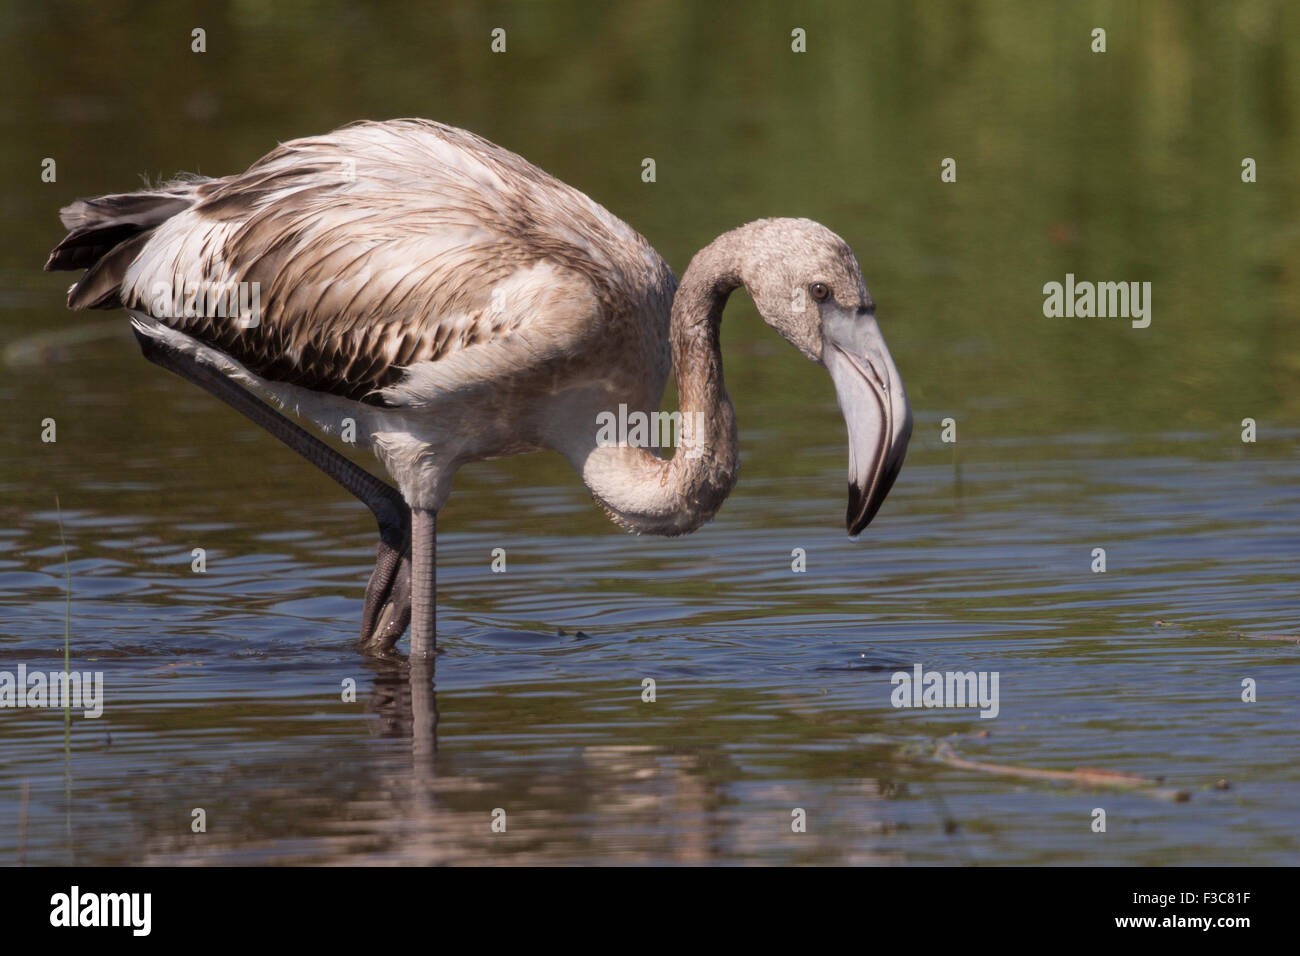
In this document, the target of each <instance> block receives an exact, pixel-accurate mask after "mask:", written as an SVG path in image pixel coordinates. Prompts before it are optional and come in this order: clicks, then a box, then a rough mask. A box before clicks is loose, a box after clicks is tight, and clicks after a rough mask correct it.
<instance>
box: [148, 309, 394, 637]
mask: <svg viewBox="0 0 1300 956" xmlns="http://www.w3.org/2000/svg"><path fill="white" fill-rule="evenodd" d="M136 339H137V340H138V341H139V343H140V350H141V351H142V352H143V353H144V357H145V358H147V359H148V360H149V361H151V362H153V363H154V364H155V365H160V366H162V367H163V368H165V369H167V370H168V371H171V372H175V373H176V374H177V375H179V376H180V377H181V378H184V379H186V380H187V381H190V382H193V383H194V384H195V385H197V386H199V387H200V388H202V389H203V390H204V391H206V392H208V393H209V394H210V395H213V396H214V397H216V398H219V399H221V401H223V402H225V403H226V404H227V405H229V406H230V407H231V408H233V409H234V410H235V411H237V412H239V413H240V414H241V415H243V416H244V417H245V418H247V419H248V420H249V421H251V422H253V424H255V425H257V426H259V427H260V428H262V429H264V430H266V431H267V432H269V433H270V434H272V435H274V436H275V437H276V438H278V439H279V440H280V441H282V442H284V444H286V445H288V446H289V447H290V448H292V449H293V450H294V451H296V452H297V453H298V454H300V455H302V456H303V457H304V458H306V459H307V460H308V461H309V462H311V463H312V464H313V465H315V466H316V467H317V468H319V469H320V470H321V471H323V472H325V474H327V475H329V476H330V477H331V478H333V479H334V480H335V481H337V482H338V483H339V484H340V485H342V486H343V487H344V488H346V489H347V490H348V491H349V492H351V493H352V494H353V495H354V496H355V497H356V498H357V499H359V500H360V501H361V502H362V503H363V504H364V505H365V506H366V507H367V508H369V509H370V511H371V513H372V514H373V515H374V516H375V520H376V522H378V524H379V548H378V553H377V555H376V561H375V570H374V571H373V572H371V575H370V580H369V582H368V583H367V585H366V602H365V608H364V610H363V612H362V619H361V639H360V644H361V646H362V648H363V649H365V650H368V651H381V650H387V649H389V648H391V647H392V646H393V645H394V644H395V643H396V642H397V639H398V638H400V637H401V636H402V632H403V631H404V630H406V625H407V622H408V621H410V619H411V581H410V571H411V565H410V561H409V559H408V557H407V555H408V552H409V551H410V547H411V509H410V508H409V507H407V504H406V502H405V501H404V500H403V498H402V496H401V494H400V493H399V492H398V491H397V489H395V488H393V487H392V486H391V485H389V484H387V483H386V482H384V481H381V480H380V479H378V478H376V477H375V476H374V475H372V474H371V473H370V472H368V471H366V470H365V469H364V468H362V467H361V466H360V465H358V464H356V463H355V462H353V461H351V460H349V459H348V458H345V457H344V456H343V455H341V454H339V453H338V452H337V451H335V450H334V449H333V448H331V447H330V446H329V445H327V444H325V443H324V442H323V441H321V440H320V439H319V438H317V437H316V436H314V435H312V434H310V433H309V432H307V431H305V430H303V429H302V428H300V427H299V426H298V425H296V424H294V423H293V422H291V421H290V420H289V419H288V418H286V417H285V416H284V415H281V414H280V413H279V412H277V411H276V410H275V409H274V408H272V407H271V406H270V405H268V404H266V402H264V401H262V400H261V399H260V398H258V397H257V396H255V395H253V394H252V393H251V392H249V391H248V390H247V389H246V388H244V387H243V386H241V385H238V384H236V383H235V382H233V381H231V380H230V379H228V378H226V377H225V376H224V375H222V374H221V373H220V372H218V371H217V370H216V369H213V368H211V367H209V366H207V365H204V364H202V363H201V362H199V361H197V360H196V359H194V358H193V357H191V356H189V355H186V354H185V353H183V352H181V351H179V350H178V349H172V348H169V347H167V346H166V345H165V344H164V343H161V342H158V341H156V340H154V339H152V338H150V337H148V336H146V335H141V334H140V333H138V332H137V333H136Z"/></svg>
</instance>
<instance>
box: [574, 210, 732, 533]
mask: <svg viewBox="0 0 1300 956" xmlns="http://www.w3.org/2000/svg"><path fill="white" fill-rule="evenodd" d="M736 239H737V237H736V233H735V232H729V233H726V234H724V235H722V236H720V237H718V238H717V239H715V240H714V241H713V242H712V243H710V244H709V245H708V246H706V247H705V248H703V249H701V250H700V251H699V252H698V253H696V255H695V257H694V258H693V259H692V260H691V264H690V266H688V267H687V269H686V272H685V274H684V275H683V276H682V281H681V284H680V285H679V286H678V288H677V293H676V295H675V296H674V298H673V305H672V317H671V320H670V324H669V338H670V342H671V345H672V360H673V374H674V376H675V378H676V380H677V394H678V401H679V404H680V412H681V426H680V434H681V436H682V443H681V445H680V446H679V447H678V448H677V449H676V450H675V452H674V454H673V457H672V458H671V459H667V460H665V459H662V458H659V457H657V456H656V455H655V454H653V453H652V452H651V451H649V450H647V449H646V448H643V447H642V448H637V447H627V446H620V447H611V446H606V447H597V448H594V449H592V450H591V451H590V453H589V454H588V455H587V456H586V460H585V461H584V462H583V464H582V466H581V471H582V476H583V481H584V482H585V483H586V485H587V487H588V488H589V489H591V491H592V493H593V494H594V495H595V496H596V498H597V499H598V500H599V501H600V503H601V504H602V505H604V506H605V509H606V510H607V511H608V512H609V515H610V517H611V518H612V519H613V520H614V521H615V522H616V523H617V524H619V525H621V526H623V527H624V528H627V529H628V530H629V531H635V532H638V533H648V534H664V535H677V534H686V533H687V532H690V531H694V530H695V529H696V528H698V527H699V526H700V525H702V524H704V523H705V522H706V521H708V520H709V519H710V518H712V517H713V516H714V514H716V513H717V510H718V508H719V507H721V505H722V502H723V501H724V500H725V499H726V497H727V495H728V494H730V493H731V489H732V488H733V487H734V486H735V484H736V475H737V471H738V468H739V464H740V456H739V446H738V442H737V437H736V413H735V409H733V408H732V405H731V399H730V398H728V397H727V389H726V386H725V385H724V383H723V380H722V353H721V349H720V347H719V330H720V328H721V325H722V310H723V308H724V307H725V306H726V304H727V297H728V296H729V295H730V294H731V292H732V291H733V290H734V289H736V288H738V287H739V286H741V285H742V284H743V280H742V278H741V274H740V265H739V256H738V255H737V254H738V252H739V251H740V250H739V248H738V245H739V244H738V243H737V241H736ZM701 432H702V434H701Z"/></svg>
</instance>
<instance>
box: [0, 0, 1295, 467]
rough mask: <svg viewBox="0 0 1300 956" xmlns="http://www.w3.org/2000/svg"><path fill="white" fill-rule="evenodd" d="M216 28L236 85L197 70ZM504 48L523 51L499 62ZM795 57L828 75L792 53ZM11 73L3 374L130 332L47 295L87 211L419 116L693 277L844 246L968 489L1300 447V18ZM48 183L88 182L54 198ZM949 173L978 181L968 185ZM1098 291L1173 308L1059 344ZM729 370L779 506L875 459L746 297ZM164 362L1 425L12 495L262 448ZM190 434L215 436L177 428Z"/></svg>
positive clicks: (767, 22)
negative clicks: (821, 479) (80, 336)
mask: <svg viewBox="0 0 1300 956" xmlns="http://www.w3.org/2000/svg"><path fill="white" fill-rule="evenodd" d="M194 27H202V28H203V29H205V30H206V32H207V52H206V53H203V54H196V53H192V52H191V50H190V31H191V29H192V28H194ZM495 27H501V28H504V29H505V30H506V32H507V45H508V48H507V52H506V53H505V54H493V53H492V52H491V51H490V48H489V44H490V32H491V30H492V29H493V28H495ZM795 27H801V28H803V29H804V30H806V31H807V52H806V53H802V54H796V53H793V52H791V48H790V42H791V41H790V35H791V30H792V29H793V28H795ZM1094 27H1103V28H1105V30H1106V31H1107V46H1108V49H1107V51H1106V52H1105V53H1104V54H1097V53H1093V52H1092V51H1091V49H1090V46H1091V36H1090V33H1091V31H1092V29H1093V28H1094ZM0 53H3V56H4V60H5V62H6V64H7V70H6V74H7V77H6V84H7V87H8V93H7V95H6V96H5V97H4V101H3V106H2V107H0V110H2V112H0V123H3V126H4V136H3V140H2V142H0V171H2V173H3V176H2V177H0V209H3V212H4V215H5V222H6V241H5V243H4V246H3V249H0V283H2V287H0V296H2V297H3V298H2V299H0V304H3V305H4V306H5V308H4V319H3V325H0V346H3V345H5V344H8V343H11V342H13V341H14V340H16V339H19V338H21V337H23V336H26V335H31V334H36V333H42V332H48V331H51V330H55V329H59V328H68V327H71V326H73V325H76V324H78V323H80V322H82V321H83V320H85V319H99V318H102V316H98V315H92V316H77V315H72V314H70V313H67V312H65V311H64V310H63V308H62V291H63V289H64V288H65V286H66V284H67V277H65V276H62V275H59V276H50V275H44V274H42V273H41V272H40V271H39V269H40V265H41V263H42V261H43V259H44V256H45V254H46V251H47V250H48V248H49V247H50V246H51V245H52V244H53V243H54V242H55V241H57V239H58V238H59V237H60V235H61V232H60V229H59V226H58V223H57V219H56V215H55V214H56V211H57V209H58V207H59V206H60V205H63V204H64V203H66V202H67V201H69V200H70V199H72V198H73V197H76V196H82V195H89V194H96V193H100V192H107V191H116V190H122V189H128V188H131V187H133V186H134V185H136V184H138V183H139V181H140V176H141V175H142V174H144V175H147V176H150V177H155V178H156V177H158V176H167V175H171V174H173V173H175V172H177V171H180V170H191V171H198V172H202V173H205V174H212V175H219V174H225V173H229V172H233V171H237V170H240V169H242V168H244V167H245V166H247V165H248V164H249V163H251V162H252V161H253V160H255V159H257V158H258V157H260V156H261V155H263V154H264V153H265V152H266V151H267V150H269V149H270V148H271V147H273V146H274V145H275V143H276V142H277V141H283V140H286V139H290V138H292V137H295V136H300V135H306V134H310V133H316V132H321V131H324V130H328V129H330V128H332V127H334V126H337V125H340V124H342V123H345V122H348V121H350V120H354V119H358V118H363V117H368V118H385V117H394V116H403V115H418V116H425V117H430V118H434V119H438V120H441V121H444V122H448V123H452V124H455V125H459V126H464V127H466V128H469V129H472V130H474V131H476V132H478V133H481V134H483V135H485V136H487V137H489V138H490V139H493V140H495V141H497V142H499V143H501V144H502V145H504V146H506V147H508V148H510V149H513V150H515V151H516V152H519V153H520V154H522V155H523V156H525V157H527V158H529V159H530V160H532V161H533V162H535V163H537V164H538V165H540V166H542V167H543V168H545V169H547V170H548V171H550V172H551V173H553V174H555V175H556V176H558V177H560V178H561V179H564V180H566V181H568V182H570V183H572V184H574V185H575V186H577V187H579V188H581V189H583V190H584V191H586V192H587V193H589V194H590V195H591V196H592V197H594V198H595V199H596V200H597V201H599V202H601V203H602V204H604V205H605V206H607V207H608V208H609V209H610V210H611V211H613V212H614V213H615V214H616V215H618V216H620V217H622V218H624V219H626V220H627V221H628V222H629V223H631V224H632V225H633V226H634V227H636V228H637V229H639V230H640V231H641V232H642V233H643V234H645V235H646V236H647V237H648V238H649V239H650V241H651V242H652V243H654V244H655V245H656V247H657V248H658V249H659V250H660V252H661V253H663V255H664V256H665V257H666V258H667V259H668V260H669V262H670V263H671V264H672V265H673V267H674V268H675V269H677V270H678V271H679V272H680V271H681V270H682V269H684V268H685V265H686V263H687V262H688V261H689V258H690V256H691V255H692V253H693V252H694V251H695V250H696V249H698V248H699V247H700V246H702V245H704V244H705V243H707V242H708V241H709V240H710V239H712V238H713V237H714V236H716V235H717V234H719V233H720V232H722V231H724V230H726V229H728V228H731V227H733V226H736V225H739V224H740V223H743V222H745V221H748V220H751V219H755V218H759V217H761V216H774V215H790V216H808V217H811V218H814V219H818V220H820V221H822V222H824V223H826V224H827V225H828V226H830V227H831V228H832V229H834V230H836V231H837V232H839V233H840V234H841V235H843V236H844V237H845V238H846V239H847V240H848V241H849V242H850V244H851V245H852V246H853V247H854V248H855V250H856V251H857V254H858V258H859V260H860V262H861V264H862V267H863V270H864V273H865V274H866V276H867V281H868V284H869V285H870V286H871V288H872V291H873V293H874V295H875V297H876V299H877V301H878V303H879V305H880V317H881V321H882V326H883V328H884V330H885V334H886V337H887V340H888V341H889V344H890V346H891V348H892V350H893V352H894V355H895V358H896V360H897V362H898V365H899V367H900V368H901V370H902V372H903V375H904V377H905V381H906V384H907V387H908V390H909V393H910V395H911V397H912V401H913V404H914V406H915V408H916V410H917V412H918V422H919V426H918V433H917V439H916V442H915V445H914V452H913V454H914V455H917V456H920V457H922V458H924V457H925V456H926V455H931V456H933V459H934V460H935V461H947V460H948V458H949V457H950V450H949V449H946V448H944V447H942V446H940V445H939V444H938V420H939V419H940V418H942V417H944V416H953V417H955V418H956V419H957V420H958V422H959V428H960V436H961V439H962V442H963V445H962V450H963V455H964V456H967V457H979V456H980V455H982V454H997V455H999V456H1005V455H1006V454H1007V452H1006V449H1005V448H1004V447H1003V448H998V449H996V450H995V451H994V450H988V449H990V448H991V447H992V446H989V445H986V444H983V443H986V442H988V441H989V440H992V439H999V440H1000V439H1008V438H1010V439H1028V440H1029V441H1028V443H1027V444H1024V445H1018V446H1017V447H1023V448H1025V449H1027V450H1026V451H1025V452H1024V453H1025V454H1033V453H1034V451H1033V447H1034V444H1033V439H1036V438H1040V437H1047V436H1062V435H1072V434H1077V433H1112V434H1113V433H1119V434H1125V435H1130V436H1132V437H1133V440H1134V441H1137V442H1139V443H1140V442H1141V441H1142V440H1143V438H1142V436H1144V435H1155V434H1161V433H1163V434H1168V433H1171V432H1178V431H1188V432H1189V433H1194V434H1199V435H1202V436H1205V435H1209V436H1211V438H1212V439H1214V440H1217V438H1214V436H1221V437H1222V441H1223V443H1224V446H1225V447H1227V446H1231V445H1233V444H1234V443H1236V447H1237V448H1238V450H1239V449H1240V445H1239V438H1238V432H1239V427H1240V426H1239V422H1240V420H1241V419H1242V418H1243V417H1246V416H1250V417H1253V418H1255V419H1256V420H1257V421H1258V422H1259V423H1260V429H1261V445H1260V449H1261V452H1264V451H1265V449H1266V446H1267V443H1268V441H1269V437H1270V435H1276V434H1278V433H1279V432H1280V431H1282V430H1285V429H1291V430H1292V432H1294V427H1295V423H1296V421H1297V418H1298V417H1300V391H1298V390H1297V389H1296V387H1295V381H1296V377H1297V374H1298V373H1300V334H1297V332H1296V328H1295V322H1294V317H1295V315H1296V313H1297V307H1298V306H1300V269H1298V267H1300V217H1298V216H1297V182H1296V174H1297V170H1300V164H1297V161H1296V160H1297V141H1296V122H1297V117H1296V109H1297V106H1298V105H1300V70H1298V69H1297V64H1300V58H1298V57H1297V54H1298V53H1300V8H1297V7H1296V6H1295V5H1293V4H1292V5H1289V4H1286V3H1284V2H1281V0H1243V2H1237V3H1227V2H1223V3H1209V2H1199V3H1196V2H1193V3H1184V2H1174V0H1142V2H1094V3H1043V2H1040V0H1006V2H970V0H944V2H935V3H926V4H914V3H910V2H903V0H899V2H893V3H878V4H871V5H869V6H866V5H863V4H859V3H854V2H825V3H819V4H815V5H809V6H807V7H805V8H802V9H799V10H797V11H795V10H792V9H788V8H787V7H786V6H785V5H783V4H777V3H762V4H754V5H750V4H731V5H715V4H705V3H698V2H693V0H692V2H686V0H678V2H674V0H653V2H652V0H640V2H632V3H626V4H620V5H617V6H612V5H606V4H604V3H595V2H592V3H531V2H524V3H487V4H472V5H471V4H462V3H438V4H419V5H415V4H411V5H406V4H382V3H381V4H371V3H358V2H342V0H297V2H289V3H275V4H270V3H261V2H254V0H236V2H229V3H219V2H192V3H186V2H179V3H166V4H162V3H159V4H145V3H141V4H137V3H106V4H96V5H88V4H71V3H61V2H51V3H46V4H43V5H22V4H10V5H7V6H5V7H4V8H3V12H0ZM47 156H48V157H54V158H56V159H57V161H58V181H57V183H54V184H46V183H42V182H41V181H40V176H39V173H40V163H41V160H42V158H44V157H47ZM1247 156H1249V157H1253V158H1254V159H1255V160H1256V161H1257V163H1258V182H1256V183H1253V184H1244V183H1242V181H1241V175H1240V174H1241V161H1242V158H1243V157H1247ZM643 157H653V158H654V159H655V160H656V163H657V174H658V181H657V182H655V183H653V184H647V183H643V182H642V181H641V178H640V172H641V160H642V158H643ZM945 157H952V158H954V159H956V161H957V173H958V175H957V181H956V182H955V183H951V184H945V183H941V182H940V162H941V160H942V159H943V158H945ZM1067 272H1073V273H1074V274H1075V275H1076V276H1077V277H1078V278H1079V279H1091V280H1131V281H1150V282H1151V283H1152V284H1153V321H1152V324H1151V327H1150V328H1148V329H1145V330H1137V329H1132V328H1130V327H1129V324H1128V322H1127V321H1123V320H1115V319H1049V318H1045V317H1044V316H1043V314H1042V301H1043V296H1042V291H1041V290H1042V286H1043V284H1044V283H1045V282H1048V281H1061V280H1062V279H1063V277H1064V275H1065V273H1067ZM724 345H725V348H726V350H727V358H726V370H727V380H728V385H729V387H730V390H731V392H732V395H733V398H734V399H735V401H736V404H737V407H738V410H739V415H740V421H741V429H742V441H744V442H745V450H746V454H747V456H749V458H750V459H751V463H750V464H747V466H746V467H747V469H751V471H750V473H751V474H752V473H753V472H754V471H757V472H758V473H759V474H768V475H780V474H786V473H789V474H797V473H800V472H801V471H802V470H805V469H808V468H817V467H820V465H819V464H812V465H810V464H809V463H808V462H807V461H806V460H805V459H804V458H803V457H801V454H800V453H802V452H807V453H808V455H811V456H813V457H814V458H815V455H814V452H815V451H816V450H818V449H823V448H830V447H838V446H839V445H840V444H842V441H843V438H842V428H843V426H842V424H841V423H840V421H839V418H838V415H837V414H836V412H835V411H834V404H833V393H832V391H831V388H830V385H829V382H828V381H827V380H826V378H825V376H824V375H823V374H822V373H821V372H820V371H818V370H816V369H814V368H812V367H811V366H809V365H808V364H807V363H806V362H804V361H803V360H802V359H800V358H799V357H798V356H797V355H796V354H795V353H794V352H793V351H791V350H790V349H789V348H787V347H786V346H785V345H784V344H783V343H782V342H781V341H780V340H779V339H778V338H777V337H776V336H774V335H773V334H772V333H771V332H770V331H769V330H768V329H766V328H765V327H764V326H763V325H762V323H761V322H759V321H758V320H757V319H756V317H755V315H754V313H753V308H752V306H751V305H750V304H749V302H748V301H747V299H746V298H745V297H744V296H737V297H736V300H735V302H734V303H733V305H732V306H731V308H730V310H729V312H728V318H727V323H726V327H725V330H724ZM133 353H134V348H133V346H131V345H130V343H129V340H127V339H126V338H125V333H124V337H123V339H122V340H121V341H109V342H100V343H92V344H89V345H83V346H79V347H77V348H76V349H72V350H69V354H66V355H63V356H60V357H59V359H58V361H56V362H53V363H52V364H48V365H43V366H22V367H13V368H9V369H6V371H5V382H4V383H3V385H0V394H3V395H4V396H5V398H6V404H7V405H10V406H14V407H16V408H17V409H18V411H17V412H14V411H12V410H11V411H9V412H8V414H6V416H5V419H4V424H3V429H4V431H3V442H4V448H5V454H4V455H3V458H0V486H2V487H4V488H5V489H6V490H9V491H13V490H17V489H20V488H21V489H31V488H32V486H33V482H34V480H35V479H36V478H38V477H40V476H43V475H45V474H46V470H47V469H50V468H53V469H55V471H56V472H57V470H58V469H59V468H62V467H66V468H69V469H72V468H78V469H80V468H83V467H84V466H85V465H86V464H87V462H89V461H92V460H94V458H95V457H97V456H99V457H102V458H103V459H104V460H105V461H106V462H108V461H111V460H113V459H114V458H115V457H120V452H121V449H123V448H133V449H135V451H136V453H137V456H139V455H141V454H144V450H143V448H142V445H143V443H144V442H146V441H147V442H149V443H150V444H151V447H154V449H155V451H157V452H159V453H162V452H163V451H164V450H165V449H166V448H167V447H168V443H169V442H170V441H171V440H172V438H171V437H168V435H167V432H168V431H169V430H176V431H177V432H178V433H181V432H183V433H184V436H185V440H187V441H189V442H191V443H196V442H197V443H202V442H204V441H211V442H212V443H213V449H216V448H217V446H218V444H220V446H221V447H224V448H227V449H228V448H229V444H228V442H229V433H230V429H231V428H234V427H237V426H238V421H237V420H236V419H234V418H233V417H231V416H226V417H223V415H224V413H223V412H221V413H219V412H218V411H215V410H214V407H213V405H212V403H211V402H210V400H208V399H207V398H206V397H205V396H201V395H199V394H197V393H195V395H193V396H189V395H187V394H185V393H186V391H187V390H190V388H191V387H190V386H188V385H186V384H184V383H182V382H180V381H179V380H171V379H170V378H169V377H167V376H165V375H164V374H163V373H161V372H160V371H158V370H156V369H154V368H153V367H151V366H147V365H144V364H143V363H142V362H141V360H140V359H139V358H138V357H137V356H136V355H134V354H133ZM671 400H672V396H671V395H670V396H669V397H668V401H670V402H671ZM169 403H170V404H172V405H173V406H179V405H183V407H184V408H186V409H188V410H189V413H187V416H186V417H185V419H184V420H177V421H171V422H169V421H168V420H167V418H168V415H166V414H163V415H160V407H165V406H166V405H167V404H169ZM170 414H171V417H172V418H178V416H177V415H176V413H175V409H174V408H173V409H171V412H170ZM44 415H55V416H56V417H58V420H59V422H60V429H61V436H60V437H61V440H62V438H63V436H64V435H68V434H74V433H76V434H78V436H79V442H80V443H79V445H78V446H77V450H76V451H75V453H74V451H73V450H72V449H71V448H67V449H66V450H60V451H59V452H57V453H54V452H52V451H51V453H49V454H45V455H44V458H42V457H41V455H40V454H37V455H32V454H31V451H32V447H33V444H32V443H33V438H32V436H34V435H36V434H37V433H38V426H37V424H36V422H38V421H39V419H40V417H43V416H44ZM173 437H174V436H173ZM1053 453H1059V446H1057V447H1056V450H1055V451H1054V452H1053ZM1202 453H1204V451H1203V450H1202ZM56 455H58V456H63V457H55V456H56ZM208 457H210V458H211V459H212V460H214V462H217V463H216V464H214V467H215V468H223V467H226V468H230V469H238V468H240V467H241V465H240V463H238V462H231V463H230V464H229V465H222V464H220V462H221V461H222V460H223V459H225V460H228V459H230V458H231V457H232V456H230V455H229V452H228V451H227V452H224V453H223V452H221V451H219V450H212V453H211V454H210V455H209V456H208ZM147 465H148V462H147V461H146V462H144V463H143V464H141V466H140V467H147ZM484 467H487V468H501V469H512V468H518V469H522V470H521V471H520V472H519V473H520V474H523V473H524V472H525V471H526V473H527V474H528V475H530V476H539V477H540V478H541V479H543V480H550V479H551V477H552V476H559V475H561V474H563V472H564V471H565V469H564V468H563V466H557V465H556V464H555V463H553V462H544V463H542V464H541V465H539V464H538V463H537V460H536V459H531V460H530V461H529V463H526V464H511V463H504V464H500V465H495V464H494V465H491V466H484ZM313 480H314V479H312V478H309V477H306V476H304V478H303V481H304V482H307V481H313Z"/></svg>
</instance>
